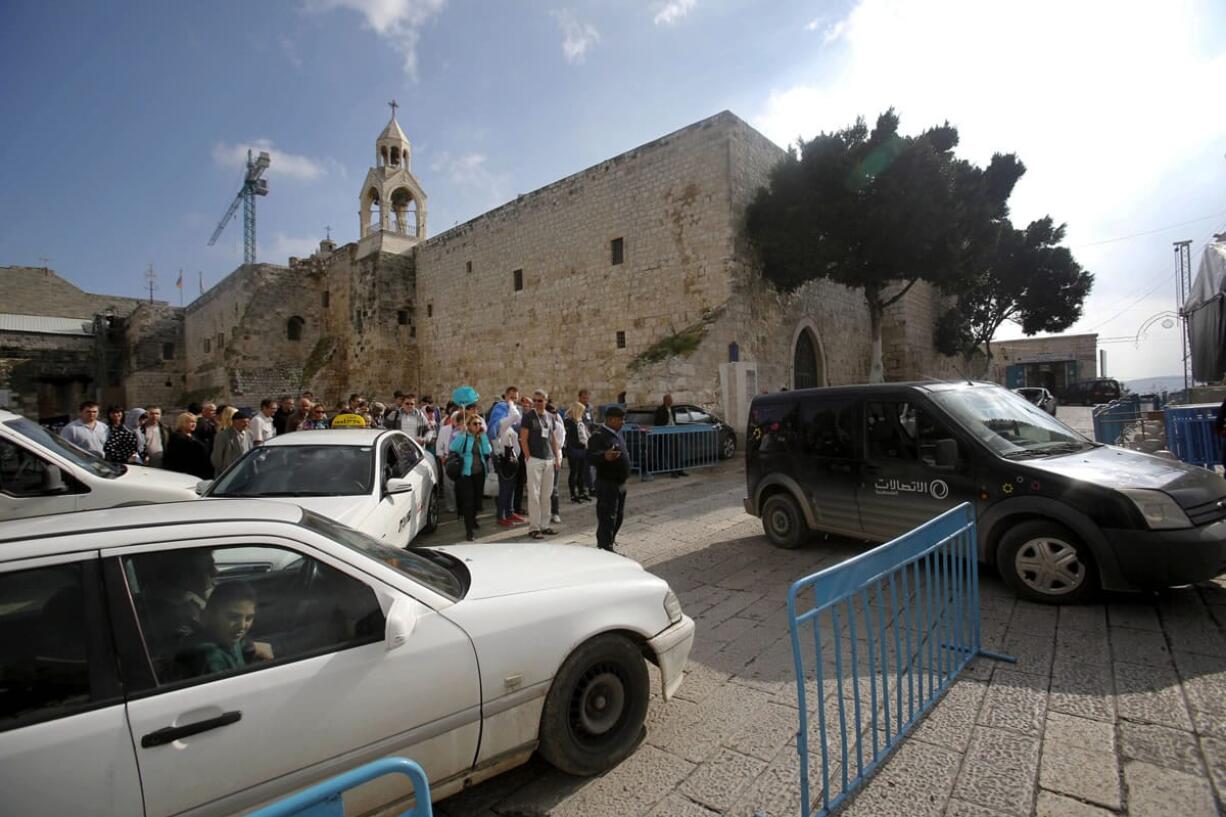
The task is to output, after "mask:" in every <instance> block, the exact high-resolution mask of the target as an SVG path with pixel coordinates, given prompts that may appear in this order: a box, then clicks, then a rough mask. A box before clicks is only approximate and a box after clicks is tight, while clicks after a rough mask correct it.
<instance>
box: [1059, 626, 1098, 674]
mask: <svg viewBox="0 0 1226 817" xmlns="http://www.w3.org/2000/svg"><path fill="white" fill-rule="evenodd" d="M1110 663H1111V642H1110V640H1109V639H1108V637H1107V628H1106V627H1105V626H1104V627H1103V630H1102V632H1101V633H1100V632H1090V631H1087V630H1066V629H1064V628H1063V627H1061V628H1060V631H1059V632H1058V633H1056V668H1059V667H1060V665H1061V664H1101V665H1107V664H1110ZM1053 671H1054V670H1053Z"/></svg>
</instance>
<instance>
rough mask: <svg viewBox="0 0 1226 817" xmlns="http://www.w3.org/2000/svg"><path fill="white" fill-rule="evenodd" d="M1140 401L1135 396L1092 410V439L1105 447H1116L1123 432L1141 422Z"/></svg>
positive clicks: (1113, 401)
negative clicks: (1104, 444)
mask: <svg viewBox="0 0 1226 817" xmlns="http://www.w3.org/2000/svg"><path fill="white" fill-rule="evenodd" d="M1141 416H1142V415H1141V400H1140V398H1138V397H1135V396H1129V397H1121V398H1120V399H1119V400H1112V401H1111V402H1110V403H1107V404H1105V405H1102V406H1097V407H1095V409H1094V439H1095V440H1097V441H1098V442H1100V443H1107V445H1118V444H1119V442H1120V438H1121V437H1122V436H1123V435H1124V431H1125V430H1126V429H1127V428H1128V427H1129V426H1130V425H1132V424H1133V423H1136V422H1138V421H1140V420H1141Z"/></svg>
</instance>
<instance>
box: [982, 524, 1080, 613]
mask: <svg viewBox="0 0 1226 817" xmlns="http://www.w3.org/2000/svg"><path fill="white" fill-rule="evenodd" d="M996 566H997V568H998V569H999V570H1000V575H1001V577H1002V578H1003V579H1004V580H1005V583H1006V584H1008V585H1009V586H1010V587H1011V588H1013V590H1014V592H1015V593H1017V594H1018V595H1019V596H1021V597H1022V598H1026V599H1030V600H1031V601H1037V602H1043V603H1046V604H1078V603H1080V602H1083V601H1085V600H1086V599H1087V598H1089V596H1090V594H1092V593H1093V592H1094V590H1095V589H1096V587H1097V579H1096V574H1095V572H1094V563H1093V561H1092V560H1091V558H1090V552H1089V549H1088V548H1087V547H1086V546H1085V545H1084V544H1082V542H1081V541H1080V540H1079V539H1077V537H1076V536H1074V535H1073V533H1072V532H1071V531H1070V530H1069V529H1068V528H1066V527H1064V526H1063V525H1059V524H1057V523H1055V522H1048V521H1046V520H1043V519H1036V520H1032V521H1030V522H1023V523H1021V524H1020V525H1015V526H1014V527H1013V528H1011V529H1010V530H1009V531H1008V532H1006V533H1005V535H1004V536H1002V537H1001V540H1000V546H999V547H998V549H997V551H996Z"/></svg>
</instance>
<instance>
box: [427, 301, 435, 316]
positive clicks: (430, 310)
mask: <svg viewBox="0 0 1226 817" xmlns="http://www.w3.org/2000/svg"><path fill="white" fill-rule="evenodd" d="M426 317H427V318H433V317H434V304H426Z"/></svg>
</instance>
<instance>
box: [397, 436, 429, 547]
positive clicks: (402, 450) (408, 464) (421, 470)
mask: <svg viewBox="0 0 1226 817" xmlns="http://www.w3.org/2000/svg"><path fill="white" fill-rule="evenodd" d="M391 443H392V450H393V451H394V452H395V454H396V474H397V476H398V477H400V478H402V479H408V480H409V481H410V482H411V483H412V484H413V492H412V493H411V494H405V495H404V497H405V499H406V504H407V506H408V512H409V522H408V525H407V526H406V530H407V531H408V539H407V540H405V543H404V544H405V545H406V546H407V545H408V544H409V543H410V542H412V541H413V539H414V538H416V536H417V534H419V533H420V532H421V529H422V526H423V525H425V524H426V510H427V508H428V506H429V503H430V494H431V492H432V491H433V490H434V479H433V470H432V469H431V466H430V464H429V463H428V462H427V459H426V458H427V457H428V456H429V455H428V454H427V453H426V450H425V449H424V448H422V447H421V446H420V445H418V444H417V443H416V442H415V441H413V440H411V439H409V437H408V436H407V435H400V434H396V435H393V437H392V440H391Z"/></svg>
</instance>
